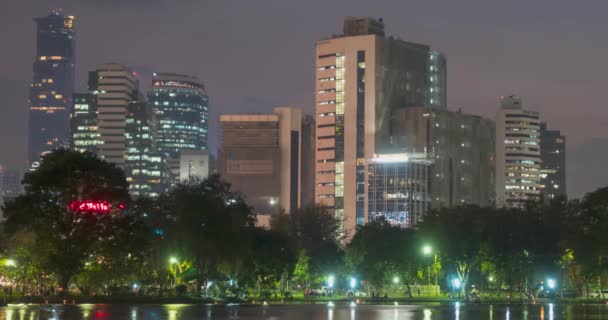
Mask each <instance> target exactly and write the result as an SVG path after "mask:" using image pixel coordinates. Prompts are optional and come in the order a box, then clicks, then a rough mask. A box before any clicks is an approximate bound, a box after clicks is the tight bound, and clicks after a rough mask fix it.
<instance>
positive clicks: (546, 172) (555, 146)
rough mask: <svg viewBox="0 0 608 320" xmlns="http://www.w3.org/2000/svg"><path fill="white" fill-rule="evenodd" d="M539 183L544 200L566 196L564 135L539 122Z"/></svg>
mask: <svg viewBox="0 0 608 320" xmlns="http://www.w3.org/2000/svg"><path fill="white" fill-rule="evenodd" d="M540 160H541V165H540V183H541V185H542V186H543V189H542V192H541V194H542V195H543V199H544V200H545V201H551V200H553V199H556V198H563V197H566V196H567V193H566V137H565V136H563V135H562V134H561V132H560V131H559V130H549V129H547V124H546V123H544V122H542V123H541V124H540Z"/></svg>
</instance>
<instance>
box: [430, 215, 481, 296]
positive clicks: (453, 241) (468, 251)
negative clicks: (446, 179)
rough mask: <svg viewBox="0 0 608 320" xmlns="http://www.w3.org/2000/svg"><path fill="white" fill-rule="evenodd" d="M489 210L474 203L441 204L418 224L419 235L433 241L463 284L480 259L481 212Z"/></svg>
mask: <svg viewBox="0 0 608 320" xmlns="http://www.w3.org/2000/svg"><path fill="white" fill-rule="evenodd" d="M489 211H491V210H489V209H487V208H481V207H477V206H463V207H456V208H441V209H438V210H435V211H431V212H430V213H429V214H428V215H427V216H426V217H425V219H424V221H423V222H422V223H421V224H420V225H419V229H420V238H421V240H423V242H424V243H432V244H433V247H434V248H436V250H437V251H438V252H439V254H440V255H441V257H442V258H443V260H445V261H446V262H447V264H448V265H449V267H450V268H451V270H452V271H453V272H455V273H456V275H457V276H458V278H459V279H460V281H461V283H462V287H461V290H462V292H464V293H466V287H467V284H468V281H469V276H470V273H471V271H472V270H474V268H476V267H477V266H478V264H479V263H480V259H479V257H480V251H481V248H482V247H483V242H484V229H485V228H484V227H485V223H484V219H483V218H484V216H485V215H487V214H488V212H489Z"/></svg>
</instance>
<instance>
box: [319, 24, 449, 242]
mask: <svg viewBox="0 0 608 320" xmlns="http://www.w3.org/2000/svg"><path fill="white" fill-rule="evenodd" d="M315 95H316V150H315V151H316V157H315V160H316V168H315V185H316V186H315V202H316V203H319V204H321V205H324V206H327V207H329V208H331V209H333V210H334V212H335V214H336V216H337V217H338V218H339V219H341V220H342V221H343V223H344V228H343V229H344V232H345V233H346V234H347V235H349V236H351V235H353V234H354V231H355V228H356V225H357V224H363V223H365V222H366V221H367V217H366V215H367V213H366V211H367V208H368V205H367V194H368V192H367V190H366V188H367V186H368V182H367V176H368V175H367V170H368V168H367V166H366V163H367V162H368V161H369V160H370V159H372V158H373V157H374V155H376V154H379V153H391V152H385V149H387V148H388V147H390V146H388V144H390V131H389V129H390V117H391V113H392V110H393V109H395V108H401V107H408V106H433V107H436V108H445V105H446V60H445V57H444V56H443V55H441V54H439V53H437V52H436V51H433V50H432V49H431V48H430V47H428V46H426V45H421V44H416V43H411V42H406V41H403V40H400V39H397V38H394V37H387V36H385V34H384V24H383V22H382V21H381V20H374V19H371V18H347V19H346V20H345V22H344V33H343V34H342V35H339V36H334V37H332V38H329V39H324V40H321V41H318V42H317V44H316V86H315Z"/></svg>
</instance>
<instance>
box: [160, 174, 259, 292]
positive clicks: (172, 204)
mask: <svg viewBox="0 0 608 320" xmlns="http://www.w3.org/2000/svg"><path fill="white" fill-rule="evenodd" d="M159 206H160V208H159V209H158V211H157V212H155V213H154V214H155V215H160V216H161V217H166V219H168V220H170V221H171V223H169V224H168V225H167V227H166V230H164V229H163V232H166V233H167V238H168V239H169V242H170V246H171V247H172V248H174V249H175V250H176V252H175V253H174V254H175V255H179V256H180V258H181V259H188V260H190V261H192V266H193V267H194V268H196V272H197V274H198V277H197V278H198V279H197V281H198V282H199V285H197V287H198V288H200V284H201V283H202V282H204V281H206V279H208V278H209V277H219V276H222V275H223V276H224V277H235V276H238V274H239V273H241V272H246V270H243V266H244V262H245V261H246V260H247V255H248V253H249V250H250V248H251V243H252V235H253V230H254V224H255V215H254V214H253V211H252V209H251V207H250V206H248V205H247V203H245V201H244V199H243V197H242V196H241V195H240V194H238V193H235V192H232V191H231V190H230V184H228V183H227V182H225V181H224V180H222V179H221V178H220V176H219V175H211V176H209V177H208V178H207V179H205V180H203V181H201V182H200V183H199V184H195V185H178V186H177V187H176V188H175V189H173V190H172V191H171V192H169V194H167V195H166V196H164V197H162V198H161V200H160V205H159ZM163 219H164V218H163Z"/></svg>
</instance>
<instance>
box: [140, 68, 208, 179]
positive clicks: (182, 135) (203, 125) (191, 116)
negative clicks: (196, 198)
mask: <svg viewBox="0 0 608 320" xmlns="http://www.w3.org/2000/svg"><path fill="white" fill-rule="evenodd" d="M148 101H149V102H150V104H152V106H153V107H154V112H155V114H156V118H157V121H158V133H157V145H158V150H159V151H160V152H161V153H162V154H164V155H165V156H166V158H167V161H168V163H169V166H170V170H171V173H172V175H173V180H174V183H175V182H178V181H179V179H180V151H181V150H193V151H200V150H208V144H207V134H208V130H209V98H208V96H207V92H206V91H205V86H204V85H203V83H202V82H201V81H200V80H198V79H197V78H196V77H192V76H187V75H181V74H173V73H155V74H154V77H153V79H152V87H151V88H150V90H149V91H148Z"/></svg>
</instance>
